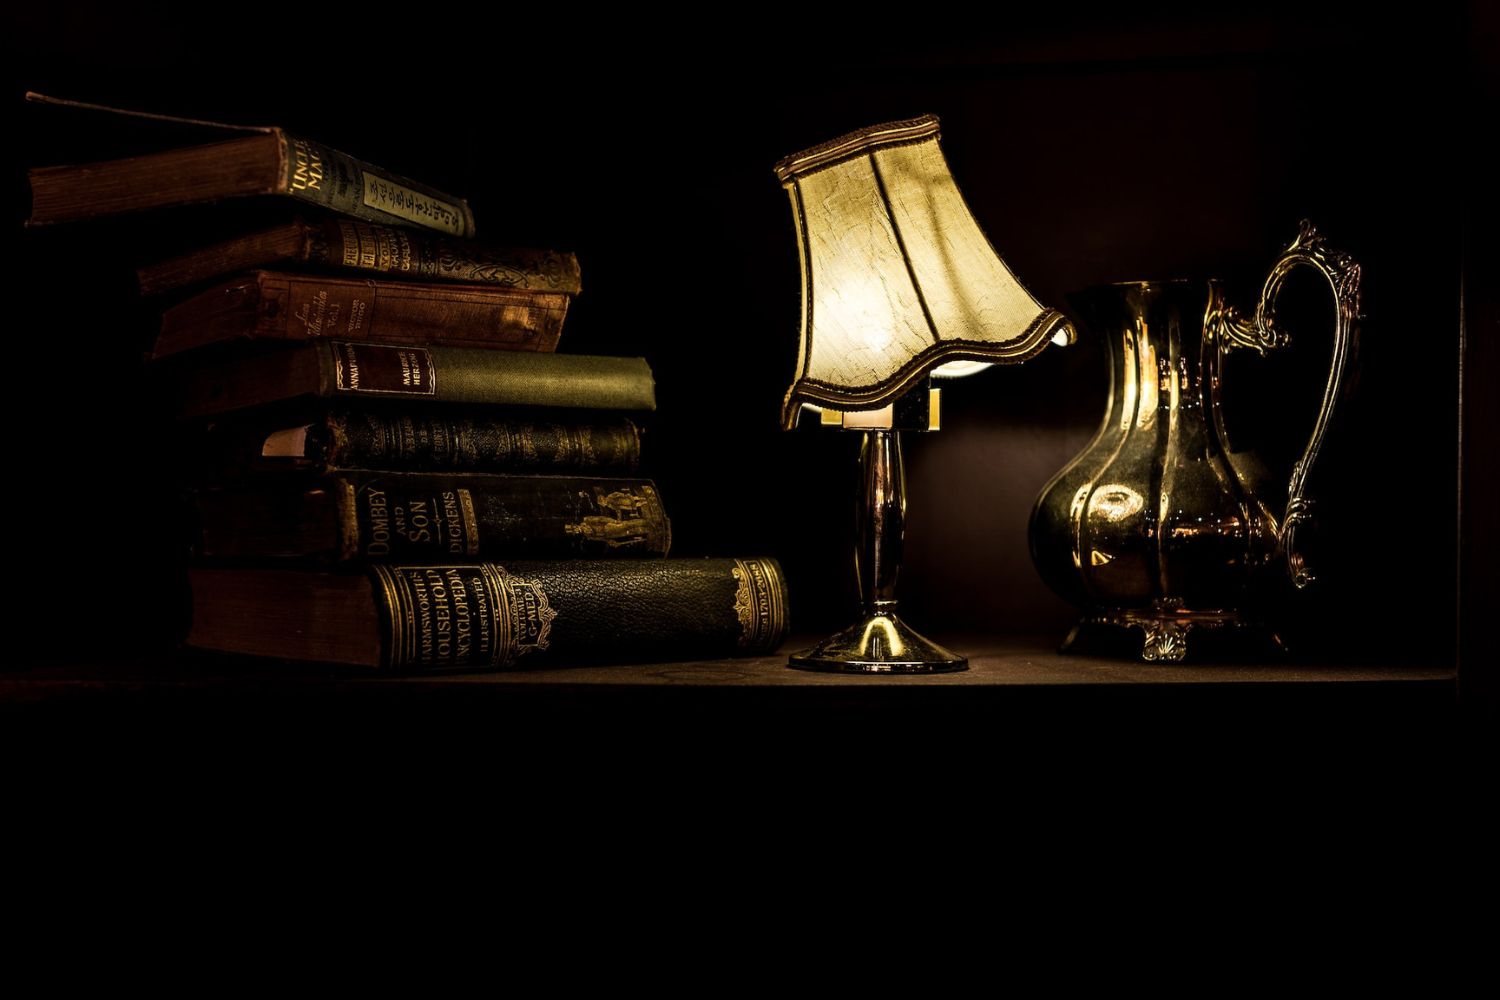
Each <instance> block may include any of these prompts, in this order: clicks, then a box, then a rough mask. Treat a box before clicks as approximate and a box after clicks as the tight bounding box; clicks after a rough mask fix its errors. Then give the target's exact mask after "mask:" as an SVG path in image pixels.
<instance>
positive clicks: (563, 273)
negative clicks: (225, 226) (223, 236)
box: [136, 216, 583, 295]
mask: <svg viewBox="0 0 1500 1000" xmlns="http://www.w3.org/2000/svg"><path fill="white" fill-rule="evenodd" d="M291 266H306V267H313V268H318V267H327V268H340V269H345V270H350V271H358V272H365V273H368V274H373V275H379V276H381V277H391V278H413V279H417V280H423V281H462V282H473V283H476V284H484V285H496V286H499V287H501V288H516V289H523V290H527V291H534V292H561V293H564V294H567V295H577V294H578V293H579V291H581V290H582V287H583V284H582V281H581V279H580V277H579V271H578V258H577V257H575V256H573V255H572V254H570V253H562V252H560V251H557V250H533V249H528V248H525V247H494V246H487V245H485V244H483V243H475V242H473V241H472V240H458V239H450V238H448V237H444V236H436V235H431V234H428V233H423V232H419V231H417V230H414V229H404V228H401V227H399V226H383V225H379V224H378V223H373V222H356V221H354V220H352V219H323V220H309V219H305V218H302V217H300V216H299V217H295V218H292V219H288V220H287V221H285V222H282V223H280V224H278V225H274V226H269V227H265V228H259V229H257V230H256V231H255V232H251V233H246V234H243V235H238V236H235V237H233V238H232V239H228V240H224V241H222V242H218V243H214V244H212V245H210V246H205V247H200V248H198V249H195V250H193V251H191V252H189V253H185V254H180V255H178V256H175V257H171V258H168V259H166V260H161V261H157V262H156V263H153V264H148V265H146V266H144V267H141V268H138V269H137V270H136V279H137V281H138V283H139V285H140V290H141V292H142V293H143V294H146V295H158V294H161V293H162V292H169V291H172V290H174V289H178V288H185V287H187V286H189V285H198V284H202V283H204V282H207V281H210V280H212V279H215V278H221V277H223V276H225V275H230V274H237V273H239V272H241V271H250V270H254V269H255V268H272V269H277V268H282V267H291Z"/></svg>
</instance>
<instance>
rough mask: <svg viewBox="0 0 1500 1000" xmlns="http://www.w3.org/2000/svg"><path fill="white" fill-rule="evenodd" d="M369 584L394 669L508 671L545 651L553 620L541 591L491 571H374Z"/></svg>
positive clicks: (490, 567)
mask: <svg viewBox="0 0 1500 1000" xmlns="http://www.w3.org/2000/svg"><path fill="white" fill-rule="evenodd" d="M371 580H372V585H373V588H374V590H375V597H376V600H377V602H379V603H380V605H381V607H382V610H383V611H384V612H385V613H384V616H383V620H384V622H385V624H386V633H385V635H384V637H383V638H384V640H385V643H384V646H385V652H384V659H385V665H386V666H388V667H391V668H396V669H400V668H415V669H419V670H450V669H455V668H457V669H464V668H475V667H489V668H496V669H498V668H504V667H509V666H512V665H514V664H515V662H516V661H517V660H519V659H520V658H521V657H523V656H525V655H526V654H527V653H529V652H530V651H531V650H533V649H539V650H545V649H546V648H547V647H548V644H549V642H550V639H551V630H552V622H553V620H554V619H555V618H556V617H557V612H556V611H554V610H553V609H552V607H551V605H550V603H549V601H548V599H547V594H546V592H545V591H544V590H543V589H542V586H541V584H539V583H537V582H535V581H532V580H523V579H521V578H519V577H515V576H512V575H510V574H508V573H506V571H505V569H504V567H501V566H496V565H494V564H492V563H477V564H473V565H468V566H376V567H374V568H373V569H372V570H371Z"/></svg>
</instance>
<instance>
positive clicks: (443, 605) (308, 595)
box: [187, 559, 787, 672]
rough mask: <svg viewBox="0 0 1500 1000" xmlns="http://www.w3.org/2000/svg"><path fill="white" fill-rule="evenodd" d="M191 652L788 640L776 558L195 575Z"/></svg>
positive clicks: (498, 665)
mask: <svg viewBox="0 0 1500 1000" xmlns="http://www.w3.org/2000/svg"><path fill="white" fill-rule="evenodd" d="M189 578H190V582H191V587H192V596H193V624H192V628H191V629H190V631H189V633H188V637H187V642H188V644H189V645H191V646H195V647H198V648H201V649H212V650H220V651H223V652H230V653H246V654H251V655H256V656H271V657H278V658H282V659H289V660H311V661H318V662H326V663H341V664H349V665H353V666H359V667H366V668H373V669H377V670H395V671H414V672H428V671H443V670H495V669H517V668H520V669H525V668H531V667H544V666H551V665H556V664H562V663H577V662H583V661H594V662H598V661H605V662H613V663H626V662H630V661H633V660H634V661H639V660H674V659H690V658H710V657H714V658H717V657H722V656H754V655H758V654H765V653H770V652H773V651H774V650H775V649H776V648H777V646H779V645H780V644H781V642H782V640H783V639H784V638H785V635H786V628H787V597H786V581H785V579H784V578H783V576H782V573H781V567H780V566H779V565H778V564H777V563H776V561H775V560H774V559H664V560H658V561H650V562H643V561H639V560H625V561H618V562H607V561H605V562H598V561H581V562H530V563H528V562H507V563H504V564H496V563H464V564H458V563H454V564H448V565H435V566H404V565H403V566H375V567H371V568H370V570H368V571H367V573H365V574H364V575H352V576H350V575H338V574H332V573H312V572H299V571H296V570H274V569H271V570H268V569H225V568H219V567H208V566H199V567H195V568H193V569H192V570H190V571H189Z"/></svg>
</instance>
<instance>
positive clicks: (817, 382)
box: [776, 116, 1072, 428]
mask: <svg viewBox="0 0 1500 1000" xmlns="http://www.w3.org/2000/svg"><path fill="white" fill-rule="evenodd" d="M776 173H777V176H778V177H780V179H781V182H782V185H783V186H784V187H785V188H786V191H787V195H788V197H789V198H790V199H791V205H792V214H793V216H794V218H795V220H796V223H797V247H798V251H799V254H798V257H799V260H800V262H801V265H802V303H803V309H802V343H801V351H800V356H799V358H798V363H797V379H796V381H795V382H794V383H793V385H792V387H791V389H789V390H788V392H787V398H786V402H785V405H784V407H783V411H782V419H783V424H784V425H785V426H786V427H788V428H790V427H791V426H793V425H794V424H795V423H796V417H797V413H798V412H799V410H800V408H801V404H802V403H805V402H814V401H815V402H821V403H824V404H833V405H835V406H842V407H848V408H859V409H875V408H878V407H879V406H881V405H884V404H886V403H889V402H891V401H892V400H894V399H895V398H896V397H897V396H899V395H900V394H901V393H903V392H905V391H907V390H909V389H910V388H912V387H913V386H914V385H916V384H918V383H919V382H920V381H921V379H922V378H924V377H925V376H926V375H927V374H928V373H931V374H933V375H935V376H937V377H940V378H958V377H963V376H966V375H972V374H973V373H974V372H977V371H979V370H981V369H983V368H985V367H987V366H988V365H990V364H994V363H1016V362H1020V361H1024V360H1026V359H1027V358H1029V357H1031V356H1033V355H1035V354H1036V353H1037V352H1038V351H1040V350H1042V348H1044V347H1045V346H1046V345H1047V344H1048V343H1049V342H1053V343H1068V342H1069V341H1070V340H1071V339H1072V328H1071V326H1070V325H1069V324H1068V321H1067V320H1066V319H1065V318H1064V317H1063V316H1062V315H1061V314H1060V313H1057V312H1056V311H1054V310H1050V309H1045V308H1043V307H1042V306H1041V304H1039V303H1038V302H1037V301H1036V300H1035V299H1034V298H1032V297H1031V294H1030V293H1029V292H1027V291H1026V289H1025V288H1024V287H1022V285H1021V283H1020V282H1018V281H1017V280H1016V278H1015V276H1014V275H1013V274H1011V272H1010V269H1009V268H1007V267H1006V266H1005V262H1004V261H1002V260H1001V259H1000V257H999V256H998V255H997V254H996V253H995V250H994V248H993V247H992V246H990V243H989V240H988V239H987V238H986V237H985V235H984V232H983V231H982V230H981V229H980V228H979V224H978V223H977V222H976V221H975V219H974V216H973V215H972V214H971V213H970V211H969V208H968V206H967V205H966V204H965V203H964V199H963V195H961V194H960V193H959V190H958V185H957V184H956V183H955V182H954V180H953V176H952V174H951V173H950V171H949V169H948V164H947V161H946V160H945V159H944V158H943V152H942V149H941V148H940V147H939V145H938V123H937V119H936V118H932V117H930V116H929V117H926V118H918V119H913V120H911V121H907V122H893V123H890V124H887V125H881V126H876V127H873V128H870V129H863V130H861V131H859V132H855V133H851V134H849V135H847V136H842V137H840V138H839V139H836V140H833V141H832V142H829V143H825V144H823V145H822V146H818V147H815V148H813V149H810V150H807V151H805V152H803V153H799V154H797V155H795V156H791V157H788V158H787V159H785V160H783V161H782V162H781V163H779V164H777V167H776ZM844 426H846V427H847V426H850V424H849V422H848V421H847V420H846V421H844Z"/></svg>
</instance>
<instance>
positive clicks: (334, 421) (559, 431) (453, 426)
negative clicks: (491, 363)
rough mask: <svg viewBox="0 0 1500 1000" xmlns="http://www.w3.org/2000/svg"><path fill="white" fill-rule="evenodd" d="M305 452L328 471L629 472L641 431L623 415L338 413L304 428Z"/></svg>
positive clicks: (637, 452)
mask: <svg viewBox="0 0 1500 1000" xmlns="http://www.w3.org/2000/svg"><path fill="white" fill-rule="evenodd" d="M307 455H308V457H309V458H310V459H312V460H313V461H314V462H317V463H320V464H322V465H325V466H329V467H334V468H356V469H413V470H416V469H451V470H454V471H466V472H580V471H599V472H605V471H608V472H622V473H629V472H634V471H635V470H636V469H637V468H638V467H639V465H640V458H641V434H640V430H639V428H637V427H636V425H635V423H634V422H633V421H631V420H627V419H625V418H623V417H621V418H615V419H603V420H597V421H590V422H573V423H564V422H561V421H546V420H518V419H496V418H483V417H454V416H446V415H437V416H427V415H423V414H420V413H419V414H409V413H390V412H372V411H368V410H341V411H338V412H335V413H330V414H329V415H328V417H327V418H326V419H325V420H324V422H323V423H321V424H314V425H312V427H311V429H310V431H309V441H308V447H307Z"/></svg>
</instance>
